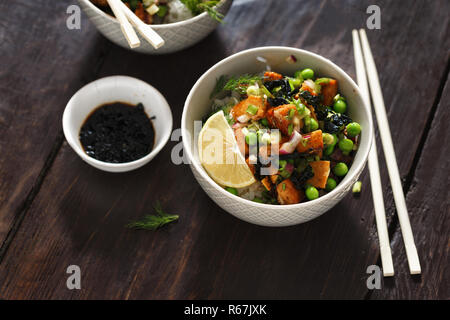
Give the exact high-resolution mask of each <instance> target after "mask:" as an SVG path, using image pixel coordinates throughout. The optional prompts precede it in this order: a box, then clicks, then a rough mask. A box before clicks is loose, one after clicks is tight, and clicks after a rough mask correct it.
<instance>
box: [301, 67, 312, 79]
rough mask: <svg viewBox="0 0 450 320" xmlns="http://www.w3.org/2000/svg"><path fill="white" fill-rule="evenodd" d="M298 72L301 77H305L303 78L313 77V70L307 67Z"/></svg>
mask: <svg viewBox="0 0 450 320" xmlns="http://www.w3.org/2000/svg"><path fill="white" fill-rule="evenodd" d="M300 74H301V75H302V77H303V79H305V80H307V79H312V78H314V70H312V69H309V68H307V69H303V70H302V72H301V73H300Z"/></svg>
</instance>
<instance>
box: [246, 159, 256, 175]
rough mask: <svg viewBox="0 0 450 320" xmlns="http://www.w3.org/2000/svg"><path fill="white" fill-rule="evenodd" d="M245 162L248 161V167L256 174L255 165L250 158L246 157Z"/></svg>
mask: <svg viewBox="0 0 450 320" xmlns="http://www.w3.org/2000/svg"><path fill="white" fill-rule="evenodd" d="M245 162H246V163H247V165H248V167H249V168H250V171H251V172H252V173H253V175H254V174H255V166H254V165H253V164H251V163H250V159H249V158H246V159H245Z"/></svg>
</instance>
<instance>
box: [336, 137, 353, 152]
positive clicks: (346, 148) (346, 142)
mask: <svg viewBox="0 0 450 320" xmlns="http://www.w3.org/2000/svg"><path fill="white" fill-rule="evenodd" d="M339 149H341V150H342V152H343V153H344V154H349V153H350V152H351V151H352V150H353V141H352V140H350V139H342V140H341V141H339Z"/></svg>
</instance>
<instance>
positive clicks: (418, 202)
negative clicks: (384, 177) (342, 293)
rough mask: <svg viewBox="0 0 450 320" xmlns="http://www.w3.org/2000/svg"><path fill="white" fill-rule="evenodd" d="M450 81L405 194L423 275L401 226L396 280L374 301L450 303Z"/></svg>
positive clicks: (394, 246)
mask: <svg viewBox="0 0 450 320" xmlns="http://www.w3.org/2000/svg"><path fill="white" fill-rule="evenodd" d="M449 80H450V78H448V79H447V81H446V86H445V88H444V92H443V94H442V97H441V99H440V101H441V102H440V103H439V105H438V108H437V110H436V113H435V117H434V119H433V122H432V124H431V129H430V131H429V133H428V135H427V140H426V143H425V145H424V148H423V150H422V151H421V153H422V155H423V156H422V157H421V158H420V161H419V163H418V165H417V168H416V170H415V171H416V174H415V176H414V179H413V181H412V184H411V187H410V189H409V191H408V193H407V195H406V201H407V203H408V207H409V210H410V211H409V212H410V219H411V224H412V225H413V226H414V229H413V231H414V238H415V242H416V246H417V250H418V252H419V257H420V262H421V266H422V275H421V276H411V275H410V274H409V271H408V264H407V262H406V261H407V259H406V252H405V248H404V245H403V239H402V236H401V230H400V228H399V226H397V228H396V230H395V234H394V237H393V239H392V242H391V247H392V249H393V254H394V267H395V269H396V274H397V276H396V277H395V279H386V280H385V281H384V290H381V291H375V292H374V294H373V298H378V299H380V298H384V299H386V298H389V299H436V298H440V299H446V300H448V299H449V298H450V290H449V289H450V288H449V283H450V282H449V280H450V276H449V273H450V268H449V264H448V261H449V248H450V243H449V239H450V216H449V213H450V203H449V193H448V189H449V187H450V179H449V176H448V172H449V170H450V161H449V157H448V154H449V152H450V150H449V149H450V142H449V128H448V124H449V121H450V111H449V108H448V107H449V105H448V101H449V99H450V81H449Z"/></svg>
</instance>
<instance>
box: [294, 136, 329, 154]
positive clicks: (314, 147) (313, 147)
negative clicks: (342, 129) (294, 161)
mask: <svg viewBox="0 0 450 320" xmlns="http://www.w3.org/2000/svg"><path fill="white" fill-rule="evenodd" d="M308 136H309V137H308ZM303 137H304V140H302V141H301V142H300V143H299V144H298V145H297V151H298V152H299V153H308V154H315V155H319V154H321V153H322V151H323V138H322V130H316V131H313V132H311V133H309V134H305V135H304V136H303Z"/></svg>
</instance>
